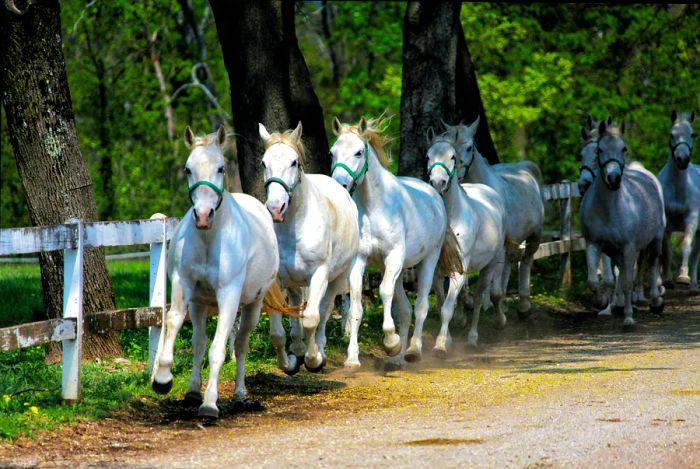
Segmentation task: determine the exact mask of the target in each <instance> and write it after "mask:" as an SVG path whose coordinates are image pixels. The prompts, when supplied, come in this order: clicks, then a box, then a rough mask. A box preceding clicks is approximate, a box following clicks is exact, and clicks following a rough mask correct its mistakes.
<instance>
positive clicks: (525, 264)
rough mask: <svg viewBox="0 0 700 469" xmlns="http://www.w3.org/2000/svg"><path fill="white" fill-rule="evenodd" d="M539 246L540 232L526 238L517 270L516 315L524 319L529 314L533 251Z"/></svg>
mask: <svg viewBox="0 0 700 469" xmlns="http://www.w3.org/2000/svg"><path fill="white" fill-rule="evenodd" d="M539 246H540V234H539V233H538V234H536V235H533V236H531V237H529V238H528V239H527V240H526V244H525V252H524V253H523V257H522V259H521V260H520V267H519V271H518V316H519V317H520V318H521V319H525V318H527V317H528V316H529V315H530V309H531V307H532V305H531V304H530V271H531V270H532V263H533V262H534V261H535V252H536V251H537V248H538V247H539Z"/></svg>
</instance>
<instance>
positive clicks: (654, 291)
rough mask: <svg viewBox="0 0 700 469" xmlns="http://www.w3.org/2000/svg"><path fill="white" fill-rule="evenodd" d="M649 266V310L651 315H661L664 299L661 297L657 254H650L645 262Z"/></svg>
mask: <svg viewBox="0 0 700 469" xmlns="http://www.w3.org/2000/svg"><path fill="white" fill-rule="evenodd" d="M647 265H648V266H649V276H650V278H651V281H650V286H649V296H650V297H651V301H650V305H649V309H650V310H651V312H652V313H655V314H661V313H663V311H664V299H663V296H661V293H660V288H659V282H658V281H657V279H658V278H659V270H660V266H659V252H658V251H657V252H653V250H652V252H650V253H649V257H648V260H647Z"/></svg>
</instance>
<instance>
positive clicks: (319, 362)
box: [301, 264, 329, 373]
mask: <svg viewBox="0 0 700 469" xmlns="http://www.w3.org/2000/svg"><path fill="white" fill-rule="evenodd" d="M328 273H329V272H328V265H326V264H322V265H320V266H319V267H318V268H317V269H316V271H315V272H314V273H313V274H312V275H311V281H310V282H309V299H308V301H307V303H306V309H305V310H304V316H303V317H302V318H301V326H302V327H303V328H304V335H305V336H306V339H307V341H308V342H307V348H306V354H305V355H304V366H305V367H306V369H307V370H309V371H310V372H312V373H318V372H319V371H321V370H322V369H323V367H324V366H325V365H326V357H324V356H323V355H322V354H321V351H320V350H319V348H318V344H317V343H316V329H317V328H318V325H319V323H320V321H321V313H320V307H321V303H322V300H323V298H324V296H325V295H326V292H327V291H328Z"/></svg>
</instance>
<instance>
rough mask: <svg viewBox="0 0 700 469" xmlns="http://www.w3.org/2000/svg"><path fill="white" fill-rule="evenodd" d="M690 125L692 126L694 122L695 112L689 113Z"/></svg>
mask: <svg viewBox="0 0 700 469" xmlns="http://www.w3.org/2000/svg"><path fill="white" fill-rule="evenodd" d="M689 120H690V123H691V124H692V123H693V122H694V121H695V111H693V112H691V113H690V119H689Z"/></svg>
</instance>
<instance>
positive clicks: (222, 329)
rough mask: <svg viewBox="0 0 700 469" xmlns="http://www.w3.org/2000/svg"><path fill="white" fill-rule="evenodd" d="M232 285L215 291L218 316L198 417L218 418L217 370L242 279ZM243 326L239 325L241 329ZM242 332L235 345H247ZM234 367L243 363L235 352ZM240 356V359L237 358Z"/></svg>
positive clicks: (236, 311) (224, 349) (224, 350)
mask: <svg viewBox="0 0 700 469" xmlns="http://www.w3.org/2000/svg"><path fill="white" fill-rule="evenodd" d="M236 280H237V281H235V282H234V284H233V285H230V286H228V287H224V288H221V289H219V290H218V291H217V292H216V300H217V303H218V304H219V318H218V319H217V321H216V333H215V334H214V340H213V341H212V343H211V347H209V382H208V383H207V388H206V389H205V391H204V402H202V405H201V406H199V412H198V413H197V415H198V416H199V417H207V418H219V408H218V407H217V406H216V401H217V400H218V398H219V372H220V371H221V366H222V365H223V364H224V359H225V358H226V341H227V339H228V336H229V334H230V333H231V329H232V328H233V323H234V322H235V320H236V315H237V314H238V305H239V302H240V300H241V287H240V284H242V283H243V282H242V279H240V278H239V279H236ZM242 328H243V326H242V325H241V329H242ZM242 336H243V334H241V337H240V338H237V340H236V347H241V345H244V346H245V347H247V346H248V342H247V336H246V338H245V339H244V338H243V337H242ZM236 355H237V356H236V361H237V363H236V367H241V366H243V365H244V363H243V359H242V357H238V354H236ZM239 358H240V359H239Z"/></svg>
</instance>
